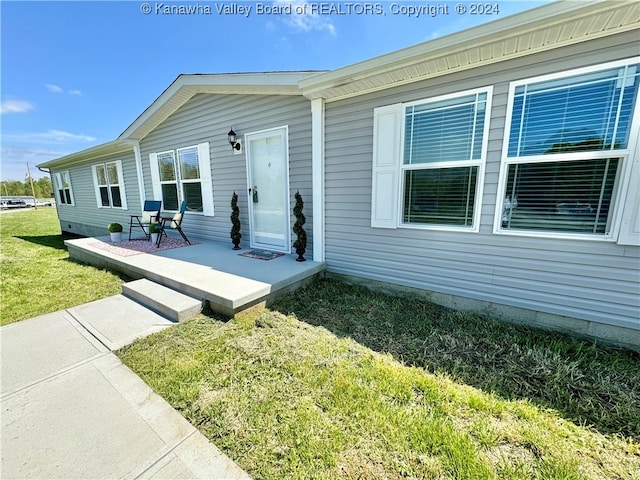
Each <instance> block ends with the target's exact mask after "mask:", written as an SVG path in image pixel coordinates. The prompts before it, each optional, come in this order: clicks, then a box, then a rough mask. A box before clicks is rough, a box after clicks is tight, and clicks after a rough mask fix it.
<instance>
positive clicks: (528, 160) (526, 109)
mask: <svg viewBox="0 0 640 480" xmlns="http://www.w3.org/2000/svg"><path fill="white" fill-rule="evenodd" d="M636 62H637V61H636ZM639 74H640V65H638V64H637V63H633V62H631V61H627V62H617V63H615V64H608V65H604V66H600V67H595V68H591V69H588V70H586V69H584V70H581V71H574V72H568V73H565V74H562V75H555V76H552V77H544V78H538V79H532V80H528V81H524V82H517V83H514V84H512V85H511V89H510V95H509V106H510V116H509V117H508V124H507V128H508V138H507V140H506V142H505V153H506V155H504V158H503V166H502V175H501V185H500V187H501V190H500V192H501V194H499V195H500V202H498V203H499V205H498V210H497V212H496V230H498V231H502V232H506V231H514V232H517V231H533V232H553V233H557V234H585V235H587V234H588V235H597V236H610V235H611V234H612V231H613V228H614V211H615V208H616V201H617V199H618V197H619V195H618V193H619V190H620V184H621V183H622V178H621V177H622V172H623V167H624V164H625V160H626V159H627V158H628V157H629V155H630V147H631V146H630V132H631V125H632V123H633V118H634V111H635V110H637V106H636V103H637V97H638V84H639V78H638V76H639Z"/></svg>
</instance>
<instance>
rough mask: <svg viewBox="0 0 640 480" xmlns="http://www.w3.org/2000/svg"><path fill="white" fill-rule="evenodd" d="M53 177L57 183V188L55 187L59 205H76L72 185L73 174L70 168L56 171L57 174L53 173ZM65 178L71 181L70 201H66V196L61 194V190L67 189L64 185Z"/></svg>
mask: <svg viewBox="0 0 640 480" xmlns="http://www.w3.org/2000/svg"><path fill="white" fill-rule="evenodd" d="M53 177H54V178H55V184H56V187H57V188H56V189H55V192H54V193H55V195H56V197H57V199H58V200H57V202H56V203H57V204H58V205H67V206H70V207H74V206H75V204H76V203H75V197H74V195H73V186H72V185H71V174H70V173H69V170H61V171H59V172H56V173H55V174H53ZM64 178H67V179H68V183H69V188H68V190H69V199H70V200H71V201H70V202H67V201H66V198H62V197H61V196H60V190H65V187H64Z"/></svg>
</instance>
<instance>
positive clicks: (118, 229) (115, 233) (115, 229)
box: [107, 223, 122, 243]
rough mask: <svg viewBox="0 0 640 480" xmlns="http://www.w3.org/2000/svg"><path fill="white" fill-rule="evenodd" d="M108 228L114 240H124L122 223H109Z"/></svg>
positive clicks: (115, 241)
mask: <svg viewBox="0 0 640 480" xmlns="http://www.w3.org/2000/svg"><path fill="white" fill-rule="evenodd" d="M107 230H109V235H110V236H111V241H112V242H114V243H117V242H121V241H122V225H120V224H119V223H110V224H109V225H107Z"/></svg>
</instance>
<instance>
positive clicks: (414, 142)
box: [401, 90, 488, 228]
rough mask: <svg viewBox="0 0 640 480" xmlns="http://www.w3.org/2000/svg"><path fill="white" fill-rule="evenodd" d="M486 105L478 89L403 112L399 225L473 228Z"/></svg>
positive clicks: (485, 94)
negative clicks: (400, 220) (400, 214)
mask: <svg viewBox="0 0 640 480" xmlns="http://www.w3.org/2000/svg"><path fill="white" fill-rule="evenodd" d="M487 102H488V93H487V91H486V90H483V91H478V92H474V93H471V94H463V95H456V96H453V97H446V98H440V99H435V100H430V101H427V102H422V103H419V104H414V105H409V106H407V107H405V119H404V142H403V143H404V155H403V162H402V166H401V170H402V181H403V195H402V200H401V201H402V223H403V224H407V225H408V224H413V225H435V226H437V225H444V226H457V227H467V228H471V227H473V226H474V222H475V221H476V212H477V210H478V208H479V205H478V202H479V198H478V180H479V178H481V173H480V170H481V169H482V167H483V162H484V156H483V152H484V147H485V145H484V139H485V126H486V124H487V123H488V119H487V118H486V116H487V113H488V109H487Z"/></svg>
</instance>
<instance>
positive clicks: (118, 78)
mask: <svg viewBox="0 0 640 480" xmlns="http://www.w3.org/2000/svg"><path fill="white" fill-rule="evenodd" d="M460 3H461V4H463V5H464V6H465V7H466V9H467V13H464V14H460V13H457V12H456V11H455V8H456V5H458V4H460ZM490 3H491V4H492V5H497V8H496V9H492V10H493V11H492V12H491V14H487V15H471V14H470V13H469V10H470V8H471V5H470V4H471V2H448V1H441V2H424V1H422V2H421V1H395V2H390V1H382V2H377V3H376V2H357V1H352V2H326V1H322V2H313V1H304V0H277V1H270V0H265V1H262V2H255V1H251V2H247V1H209V0H202V1H199V2H191V1H189V2H179V1H171V0H169V1H164V2H156V1H153V0H149V1H147V0H143V1H111V2H96V1H92V2H83V1H68V2H57V1H48V2H33V1H19V2H12V1H1V0H0V16H1V31H2V37H1V49H2V51H1V69H2V73H1V84H0V85H1V87H0V88H1V92H0V93H1V95H0V102H1V115H0V122H1V123H0V129H1V130H0V135H1V138H0V148H1V152H0V155H1V157H0V158H1V170H0V178H1V179H2V180H23V179H24V178H25V175H26V171H27V162H29V164H30V167H31V173H32V175H33V176H34V177H35V178H39V177H42V176H44V175H45V174H44V173H42V172H39V171H38V170H37V169H36V168H35V165H36V164H38V163H42V162H45V161H47V160H51V159H53V158H57V157H60V156H62V155H65V154H68V153H72V152H76V151H79V150H84V149H85V148H89V147H91V146H94V145H98V144H100V143H104V142H108V141H111V140H114V139H116V138H117V137H118V135H120V133H122V132H123V131H124V130H125V129H126V128H127V127H128V126H129V125H130V124H131V123H132V122H133V121H134V120H135V119H136V118H137V117H138V115H140V114H141V113H142V112H143V111H144V110H145V109H146V108H147V107H148V106H149V105H150V104H151V103H152V102H153V101H154V100H155V99H156V98H157V97H158V96H159V95H160V94H161V93H162V92H163V91H164V90H165V89H166V88H167V87H168V86H169V84H170V83H171V82H172V81H173V80H175V78H176V77H177V76H178V75H179V74H181V73H235V72H263V71H286V70H331V69H335V68H339V67H343V66H347V65H350V64H352V63H356V62H359V61H362V60H367V59H369V58H372V57H375V56H378V55H382V54H385V53H389V52H392V51H395V50H398V49H401V48H404V47H409V46H411V45H415V44H417V43H421V42H424V41H428V40H431V39H433V38H437V37H441V36H443V35H446V34H449V33H454V32H457V31H460V30H464V29H466V28H469V27H472V26H475V25H478V24H481V23H485V22H488V21H491V20H496V19H499V18H504V17H506V16H508V15H512V14H514V13H518V12H521V11H524V10H528V9H531V8H535V7H537V6H541V5H543V4H545V3H548V1H514V0H511V1H504V0H503V1H497V2H490ZM288 4H293V5H292V6H291V7H288ZM425 5H428V6H430V7H431V8H432V9H434V10H435V13H436V15H435V16H429V15H428V14H422V15H420V16H417V14H416V9H415V8H412V7H419V6H425ZM179 6H183V7H189V6H190V7H191V8H192V11H195V13H193V14H180V13H179V12H178V13H176V14H167V13H166V11H174V12H175V11H176V10H177V9H176V7H179ZM273 7H279V8H280V9H281V10H282V9H284V13H283V14H277V13H275V12H269V8H272V10H273ZM249 8H250V10H249ZM288 8H291V11H292V14H287V13H286V12H287V9H288ZM320 8H324V9H325V13H326V14H322V13H319V12H318V9H320ZM458 8H460V7H458ZM296 10H298V11H300V12H304V14H299V15H298V14H295V11H296ZM367 10H375V12H374V13H373V14H367V13H365V12H366V11H367ZM445 10H446V11H447V13H444V12H445ZM147 12H148V13H147ZM427 13H428V11H427Z"/></svg>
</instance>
